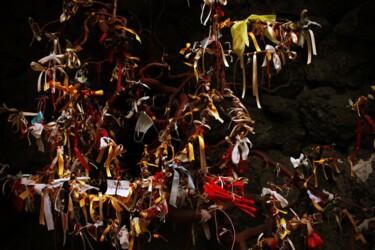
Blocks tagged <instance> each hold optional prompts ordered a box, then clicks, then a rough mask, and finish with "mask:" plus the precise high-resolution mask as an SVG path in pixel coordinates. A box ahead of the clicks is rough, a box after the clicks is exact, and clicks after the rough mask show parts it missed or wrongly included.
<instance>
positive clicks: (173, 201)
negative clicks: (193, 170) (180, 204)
mask: <svg viewBox="0 0 375 250" xmlns="http://www.w3.org/2000/svg"><path fill="white" fill-rule="evenodd" d="M169 167H172V168H173V180H172V187H171V194H170V196H169V204H170V205H172V206H174V207H177V197H178V187H179V184H180V174H179V172H178V171H177V170H181V171H182V172H184V173H185V174H186V175H187V176H188V187H189V188H190V189H191V190H195V185H194V182H193V179H192V177H191V175H190V173H189V171H188V170H187V169H186V168H184V167H182V166H178V165H177V164H175V163H171V164H170V165H169Z"/></svg>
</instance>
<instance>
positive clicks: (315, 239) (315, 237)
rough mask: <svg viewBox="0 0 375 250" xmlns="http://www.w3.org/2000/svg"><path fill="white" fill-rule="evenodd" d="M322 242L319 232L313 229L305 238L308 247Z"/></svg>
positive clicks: (315, 246)
mask: <svg viewBox="0 0 375 250" xmlns="http://www.w3.org/2000/svg"><path fill="white" fill-rule="evenodd" d="M323 244H324V242H323V240H322V238H320V236H319V234H317V233H315V231H312V233H311V235H310V236H309V237H308V238H307V245H308V247H309V248H317V247H318V246H321V245H323Z"/></svg>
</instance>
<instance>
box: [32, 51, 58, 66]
mask: <svg viewBox="0 0 375 250" xmlns="http://www.w3.org/2000/svg"><path fill="white" fill-rule="evenodd" d="M62 58H64V55H56V53H55V52H52V53H51V54H49V55H48V56H45V57H43V58H41V59H39V61H38V63H41V64H45V63H46V62H49V61H53V62H55V63H57V64H61V61H60V59H62Z"/></svg>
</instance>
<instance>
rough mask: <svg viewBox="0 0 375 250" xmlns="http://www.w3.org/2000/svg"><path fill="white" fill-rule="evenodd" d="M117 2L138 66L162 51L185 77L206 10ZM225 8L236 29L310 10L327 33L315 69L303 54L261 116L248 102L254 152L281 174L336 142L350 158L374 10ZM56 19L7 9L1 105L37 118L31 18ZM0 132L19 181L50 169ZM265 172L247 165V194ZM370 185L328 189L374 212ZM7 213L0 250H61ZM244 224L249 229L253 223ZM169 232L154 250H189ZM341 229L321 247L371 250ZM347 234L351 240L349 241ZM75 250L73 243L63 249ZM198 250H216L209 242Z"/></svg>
mask: <svg viewBox="0 0 375 250" xmlns="http://www.w3.org/2000/svg"><path fill="white" fill-rule="evenodd" d="M118 2H119V11H120V12H122V13H123V15H125V16H126V17H128V18H129V21H130V23H131V24H134V25H136V26H137V25H138V28H140V27H142V29H143V31H142V34H141V38H142V45H141V46H140V47H136V48H135V53H136V54H137V55H139V56H140V57H141V61H143V62H149V61H153V60H160V57H161V53H163V52H165V53H167V54H168V55H169V64H170V65H171V67H172V68H174V70H176V71H178V70H181V71H183V70H186V68H184V66H183V64H182V60H183V58H182V56H181V55H179V50H180V49H181V48H183V47H185V43H186V42H194V41H196V40H201V39H202V38H204V37H205V35H207V34H206V32H207V29H206V27H204V26H203V25H201V24H200V22H199V18H200V4H201V1H198V0H190V7H188V5H187V1H183V0H179V1H172V0H164V1H152V0H139V1H133V0H127V1H118ZM223 9H224V10H225V11H226V14H227V15H228V16H229V17H231V18H232V19H233V20H236V19H237V20H239V19H243V18H246V17H247V16H248V15H250V14H268V13H276V14H278V15H281V16H285V18H290V19H298V16H299V13H300V11H301V10H302V9H308V11H309V12H308V13H309V17H310V19H311V20H313V21H315V22H318V23H319V24H320V25H321V28H318V27H315V28H314V32H315V35H316V41H317V50H318V55H317V56H315V57H314V58H313V60H312V63H311V64H310V65H306V63H305V61H306V52H305V51H304V50H303V49H301V50H300V51H298V53H299V57H298V58H297V59H296V60H295V61H292V62H291V61H289V62H288V63H287V65H285V66H284V67H283V69H282V71H280V72H279V73H278V74H277V75H275V76H273V78H272V82H271V86H270V87H268V86H262V87H261V89H260V98H261V103H262V109H257V108H256V104H255V100H254V99H253V97H252V96H251V95H248V96H247V97H246V98H245V99H244V100H243V103H244V104H246V106H247V107H248V108H249V111H250V113H251V115H252V118H253V119H254V120H255V121H256V123H255V124H254V128H255V131H256V134H255V135H254V136H253V138H252V142H253V144H254V147H255V148H256V149H258V150H261V151H263V152H265V154H266V155H267V156H268V157H269V158H270V159H273V160H275V161H278V162H282V163H283V164H285V165H288V164H290V163H289V157H290V156H294V157H297V156H298V155H299V154H300V153H301V152H302V151H304V150H306V149H307V148H309V147H311V146H315V145H328V144H333V143H334V144H335V149H336V150H337V152H338V153H339V154H341V155H342V156H345V155H348V153H350V152H351V150H353V147H354V144H355V136H356V125H357V123H356V113H355V112H354V111H352V110H351V109H350V108H349V107H348V104H349V103H348V99H353V100H354V99H356V98H358V97H359V96H361V95H367V94H368V93H371V89H370V86H371V85H373V84H374V79H375V71H374V69H375V63H374V56H375V53H374V49H373V44H374V42H375V33H374V32H373V28H374V26H375V21H374V18H373V13H374V11H375V3H374V2H373V1H348V0H344V1H336V0H335V1H322V0H311V1H306V0H290V1H287V0H285V1H280V0H263V1H261V0H251V1H244V0H238V1H237V0H233V1H228V6H226V7H225V8H223ZM60 12H61V1H56V2H54V3H51V1H44V0H43V1H36V0H35V1H17V2H16V1H14V2H9V3H7V6H6V7H5V8H3V12H2V15H1V17H0V19H1V23H2V24H3V25H2V39H1V46H0V54H1V67H0V84H1V92H0V102H1V103H5V104H7V106H8V107H14V108H17V109H20V110H24V111H34V109H35V106H36V101H35V100H36V98H37V97H38V96H37V92H36V81H37V76H38V73H36V72H33V71H32V70H31V69H30V67H29V65H30V62H31V61H34V60H37V59H38V58H40V57H41V56H43V53H44V52H45V51H44V49H45V47H44V46H45V44H41V43H38V42H36V41H34V43H33V46H32V47H30V46H29V44H30V42H31V38H32V32H31V30H30V28H29V25H28V17H30V16H31V17H33V18H34V19H35V20H36V21H38V23H40V24H41V25H42V24H44V23H47V22H49V21H51V20H53V19H56V18H58V16H59V15H60ZM78 21H79V20H77V22H78ZM139 24H141V26H140V25H139ZM61 29H63V30H64V31H70V32H71V34H72V37H74V35H76V34H79V32H82V28H80V27H79V26H75V25H74V24H67V25H64V26H63V27H62V28H61ZM96 49H97V48H96V47H95V44H94V43H93V42H92V43H88V44H87V47H85V48H84V50H87V51H89V52H88V53H90V52H93V54H95V50H96ZM101 84H104V83H101ZM367 111H368V112H367V113H368V114H369V115H372V117H374V116H375V110H374V106H373V105H369V106H368V107H367ZM0 125H1V127H0V162H1V163H4V164H9V165H10V166H11V169H12V172H13V173H17V172H19V171H22V172H24V173H28V172H34V171H37V170H38V169H40V168H42V167H44V166H45V164H47V162H48V160H47V159H46V158H45V157H44V156H43V155H41V154H40V153H39V152H38V151H37V149H36V148H35V147H29V145H28V143H27V140H22V141H20V139H19V137H18V135H15V134H12V133H11V132H10V127H9V125H8V124H7V123H6V117H5V116H1V121H0ZM214 131H215V133H211V134H209V135H207V138H208V139H207V140H212V141H214V142H215V141H218V140H219V139H222V138H223V137H224V136H225V135H226V133H227V131H226V128H225V127H221V126H220V125H218V126H217V127H215V128H214ZM366 133H367V134H366V135H365V136H364V137H363V138H362V145H361V146H362V154H363V157H367V156H369V155H370V154H371V153H372V152H373V147H372V145H373V142H372V141H373V139H374V137H373V133H371V131H366ZM261 164H262V163H261V162H260V161H259V160H257V159H252V158H250V159H249V166H250V167H249V168H250V170H249V172H251V175H250V176H249V179H250V184H249V186H251V189H252V191H253V192H256V193H260V190H261V188H262V183H266V182H267V181H270V180H273V179H275V178H276V174H275V172H273V171H268V172H264V171H263V170H262V169H261V168H260V167H258V166H260V165H261ZM373 178H374V176H373V174H372V175H370V177H369V179H368V181H367V182H366V183H357V182H356V181H355V180H353V179H351V178H350V174H349V170H346V171H342V173H341V176H340V178H337V181H336V182H335V183H329V185H330V187H333V189H334V190H335V192H337V193H340V194H341V195H343V196H345V197H347V198H349V199H350V200H352V201H353V202H354V203H358V204H361V205H363V206H366V207H371V206H374V198H373V195H374V193H375V192H374V188H375V186H374V185H375V184H374V181H373V180H374V179H373ZM1 204H2V206H1V213H0V217H1V226H0V237H1V238H0V246H1V247H0V248H1V249H4V250H5V249H54V248H55V243H54V241H53V239H54V232H48V231H47V230H46V228H45V227H43V226H39V225H38V217H37V215H36V214H34V213H32V214H28V213H18V212H15V211H14V209H13V207H12V205H11V201H10V200H9V199H8V198H7V197H6V196H1ZM242 223H244V224H246V225H247V224H251V222H250V221H247V220H245V221H243V222H242ZM170 226H171V227H170V228H174V230H175V231H174V232H173V231H170V232H171V234H173V235H174V234H176V235H177V234H178V235H179V236H181V237H178V240H177V241H176V240H174V239H173V238H174V236H173V237H170V242H169V244H164V245H163V244H161V245H159V246H154V248H150V249H162V248H163V249H177V248H183V249H192V246H191V242H190V241H189V240H187V239H188V235H189V229H188V227H187V226H186V227H185V226H183V225H178V226H176V227H173V225H170ZM244 227H245V225H244ZM345 230H347V231H344V232H343V233H341V232H340V231H339V230H338V228H337V226H336V225H335V224H334V222H330V224H329V223H328V222H327V223H325V224H324V225H322V226H320V227H319V232H320V233H321V235H322V236H324V239H325V244H324V246H323V247H322V248H321V249H348V246H349V245H351V247H352V249H373V241H372V237H373V236H374V231H373V230H369V231H368V232H367V234H366V236H367V237H368V241H369V243H368V244H367V245H362V244H361V243H360V242H357V241H356V242H355V243H352V241H351V240H350V234H351V232H350V227H349V226H347V227H346V228H345ZM166 231H168V229H167V230H166ZM345 235H346V236H349V237H343V236H345ZM203 241H204V240H202V242H203ZM77 244H78V243H77ZM213 245H214V244H213ZM79 247H80V246H79V244H78V245H74V242H73V243H71V245H69V246H66V249H70V248H72V249H73V248H74V249H80V248H79ZM98 247H100V246H98ZM155 247H159V248H155ZM196 248H197V249H215V248H213V247H212V245H210V243H209V242H208V243H202V244H201V245H198V246H197V247H196Z"/></svg>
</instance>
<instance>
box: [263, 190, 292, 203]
mask: <svg viewBox="0 0 375 250" xmlns="http://www.w3.org/2000/svg"><path fill="white" fill-rule="evenodd" d="M267 194H269V195H272V196H273V197H275V198H276V200H278V201H279V202H280V205H281V207H282V208H284V207H286V206H288V201H287V199H285V198H284V197H283V196H282V195H281V194H279V193H278V192H276V191H274V190H271V189H269V188H265V187H264V188H263V189H262V194H261V196H262V197H263V196H265V195H267Z"/></svg>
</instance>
